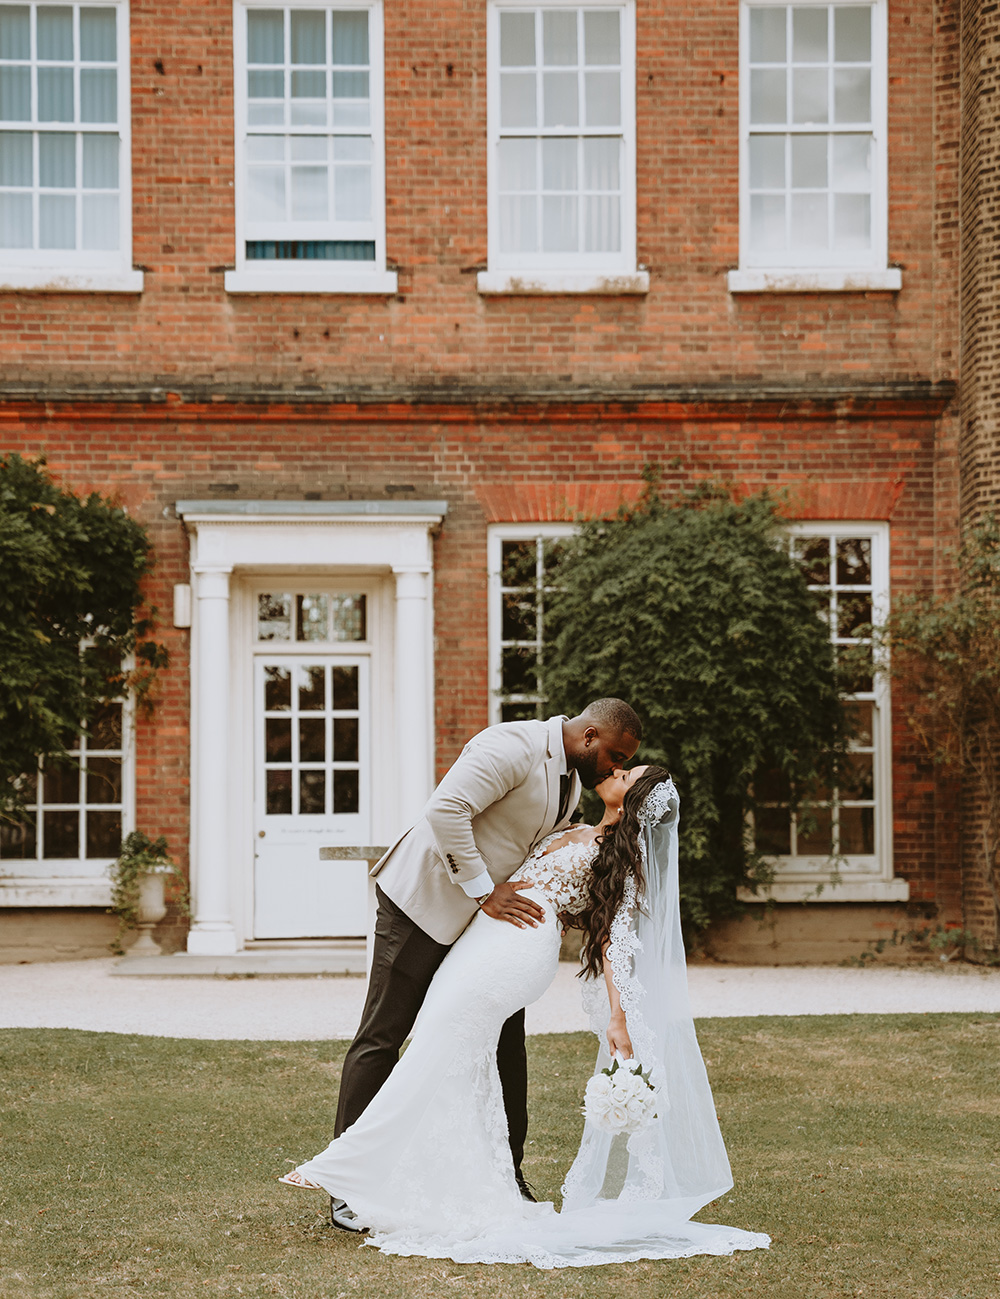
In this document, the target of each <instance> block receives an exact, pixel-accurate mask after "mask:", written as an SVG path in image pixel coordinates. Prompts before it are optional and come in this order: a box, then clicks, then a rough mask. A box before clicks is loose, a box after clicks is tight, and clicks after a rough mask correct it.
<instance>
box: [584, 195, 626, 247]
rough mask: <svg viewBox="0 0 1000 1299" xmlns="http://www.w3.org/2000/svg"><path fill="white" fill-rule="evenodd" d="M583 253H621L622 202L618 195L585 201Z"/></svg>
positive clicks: (590, 198) (586, 199) (596, 197)
mask: <svg viewBox="0 0 1000 1299" xmlns="http://www.w3.org/2000/svg"><path fill="white" fill-rule="evenodd" d="M583 251H584V252H587V253H617V252H620V251H621V202H620V200H619V198H618V195H617V194H615V195H609V196H608V197H606V198H605V197H602V196H601V195H592V196H589V197H587V198H585V199H584V200H583Z"/></svg>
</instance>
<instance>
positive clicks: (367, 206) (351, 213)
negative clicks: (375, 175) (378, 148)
mask: <svg viewBox="0 0 1000 1299" xmlns="http://www.w3.org/2000/svg"><path fill="white" fill-rule="evenodd" d="M334 204H335V215H336V218H337V220H338V221H370V220H371V215H372V173H371V168H370V167H338V168H337V186H336V190H335V192H334Z"/></svg>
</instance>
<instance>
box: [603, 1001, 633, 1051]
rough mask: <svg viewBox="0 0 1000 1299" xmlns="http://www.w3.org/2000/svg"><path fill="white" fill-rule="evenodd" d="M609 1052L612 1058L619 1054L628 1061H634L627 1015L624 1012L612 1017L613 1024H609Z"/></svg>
mask: <svg viewBox="0 0 1000 1299" xmlns="http://www.w3.org/2000/svg"><path fill="white" fill-rule="evenodd" d="M608 1050H609V1051H610V1052H611V1054H612V1056H614V1055H615V1053H616V1052H617V1054H618V1055H620V1056H623V1057H624V1058H625V1059H626V1060H631V1059H632V1039H631V1038H630V1037H629V1035H628V1028H627V1026H626V1024H625V1015H624V1013H623V1012H622V1011H619V1012H618V1013H617V1014H615V1015H612V1016H611V1022H610V1024H608Z"/></svg>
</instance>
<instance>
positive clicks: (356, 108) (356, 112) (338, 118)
mask: <svg viewBox="0 0 1000 1299" xmlns="http://www.w3.org/2000/svg"><path fill="white" fill-rule="evenodd" d="M333 124H334V126H342V127H348V128H352V129H353V128H360V127H364V126H369V125H370V124H371V110H370V108H369V106H368V104H367V103H351V102H350V101H348V100H346V99H341V100H338V101H337V102H336V103H335V104H334V105H333Z"/></svg>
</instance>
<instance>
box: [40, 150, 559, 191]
mask: <svg viewBox="0 0 1000 1299" xmlns="http://www.w3.org/2000/svg"><path fill="white" fill-rule="evenodd" d="M537 146H538V141H537V140H525V139H513V140H500V141H499V143H498V145H497V163H498V181H499V187H500V192H501V193H510V192H511V191H512V190H534V189H535V187H536V185H537V184H538V178H537V173H536V167H537ZM28 165H29V167H30V165H31V157H30V154H29V156H28Z"/></svg>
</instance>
